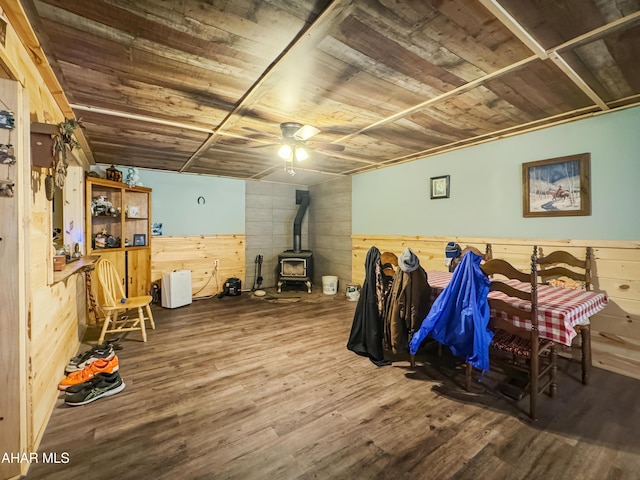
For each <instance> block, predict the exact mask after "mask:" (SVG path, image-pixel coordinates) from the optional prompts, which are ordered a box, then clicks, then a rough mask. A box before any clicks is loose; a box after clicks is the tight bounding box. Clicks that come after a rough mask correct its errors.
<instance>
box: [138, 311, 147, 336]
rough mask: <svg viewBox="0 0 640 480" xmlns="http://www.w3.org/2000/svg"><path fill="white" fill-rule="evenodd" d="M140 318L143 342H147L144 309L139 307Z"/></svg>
mask: <svg viewBox="0 0 640 480" xmlns="http://www.w3.org/2000/svg"><path fill="white" fill-rule="evenodd" d="M138 318H139V319H140V331H141V332H142V341H143V342H146V341H147V330H146V328H145V325H144V313H142V307H138Z"/></svg>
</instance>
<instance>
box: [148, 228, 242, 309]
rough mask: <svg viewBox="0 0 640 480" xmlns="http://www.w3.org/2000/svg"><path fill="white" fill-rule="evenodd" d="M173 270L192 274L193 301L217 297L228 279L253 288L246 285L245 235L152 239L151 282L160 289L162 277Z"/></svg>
mask: <svg viewBox="0 0 640 480" xmlns="http://www.w3.org/2000/svg"><path fill="white" fill-rule="evenodd" d="M216 259H218V260H219V263H220V265H219V267H218V269H217V271H216V269H215V264H214V262H215V260H216ZM174 270H191V292H192V294H193V296H194V298H198V297H206V296H209V295H215V294H216V293H218V292H220V291H221V290H222V287H223V283H224V281H225V280H226V279H227V278H229V277H237V278H239V279H240V280H242V288H243V289H246V288H250V287H251V285H249V286H247V285H246V284H245V237H244V235H211V236H184V237H181V236H175V237H153V238H152V239H151V281H152V282H155V283H158V285H161V280H162V273H163V272H172V271H174Z"/></svg>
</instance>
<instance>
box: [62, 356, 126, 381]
mask: <svg viewBox="0 0 640 480" xmlns="http://www.w3.org/2000/svg"><path fill="white" fill-rule="evenodd" d="M119 368H120V365H119V363H118V357H117V356H116V355H114V356H113V357H111V358H109V359H106V358H98V359H97V360H94V361H93V362H91V363H89V364H88V365H87V366H86V367H84V368H83V369H82V370H78V371H75V372H71V373H69V374H68V375H67V376H66V378H65V379H64V380H62V381H61V382H60V383H59V384H58V389H59V390H66V389H67V388H69V387H71V386H73V385H79V384H81V383H85V382H88V381H89V380H91V379H92V378H94V377H95V376H97V375H98V374H99V373H113V372H117V371H118V369H119Z"/></svg>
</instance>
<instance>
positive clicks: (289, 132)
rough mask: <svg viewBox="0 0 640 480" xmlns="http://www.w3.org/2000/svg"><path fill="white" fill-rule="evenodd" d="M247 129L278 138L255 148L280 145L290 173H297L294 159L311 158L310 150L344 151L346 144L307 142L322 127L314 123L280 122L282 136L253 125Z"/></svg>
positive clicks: (281, 154)
mask: <svg viewBox="0 0 640 480" xmlns="http://www.w3.org/2000/svg"><path fill="white" fill-rule="evenodd" d="M244 129H245V130H249V131H252V132H254V133H257V134H259V135H264V136H266V137H269V138H277V139H278V141H277V142H276V143H271V144H266V145H257V146H256V147H254V148H264V147H271V146H274V145H275V146H278V145H279V148H278V156H279V157H280V158H282V159H283V160H284V169H285V171H286V172H287V173H289V174H290V175H295V171H294V170H293V160H294V159H295V160H296V161H298V162H302V161H304V160H306V159H307V158H309V150H324V151H328V152H342V151H343V150H344V145H339V144H336V143H326V142H307V140H309V139H310V138H311V137H313V136H314V135H317V134H318V133H320V129H318V128H316V127H314V126H312V125H302V124H301V123H298V122H283V123H281V124H280V131H281V132H282V137H278V136H277V135H273V134H270V133H264V132H261V131H259V130H256V129H254V128H251V127H244Z"/></svg>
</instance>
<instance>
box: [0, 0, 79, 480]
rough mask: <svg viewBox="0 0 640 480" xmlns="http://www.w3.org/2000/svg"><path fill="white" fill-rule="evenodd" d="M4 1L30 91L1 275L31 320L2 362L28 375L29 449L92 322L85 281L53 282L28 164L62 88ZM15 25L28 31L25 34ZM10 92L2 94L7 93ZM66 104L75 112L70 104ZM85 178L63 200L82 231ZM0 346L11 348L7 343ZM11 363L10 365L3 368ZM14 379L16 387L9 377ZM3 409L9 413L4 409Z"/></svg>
mask: <svg viewBox="0 0 640 480" xmlns="http://www.w3.org/2000/svg"><path fill="white" fill-rule="evenodd" d="M0 5H1V6H2V9H3V10H4V13H6V14H7V18H9V20H10V21H9V24H8V25H7V29H6V36H5V42H4V45H0V62H2V63H3V64H4V65H3V69H4V70H6V71H9V72H10V73H11V75H12V76H13V77H14V78H15V79H16V80H17V82H16V85H18V84H19V88H20V89H21V90H22V92H24V101H23V104H22V105H17V106H15V105H14V106H12V108H14V107H17V108H14V113H15V114H16V120H17V121H16V129H15V130H14V131H13V135H14V136H13V138H12V139H14V140H15V139H17V138H18V137H20V138H22V139H23V140H21V141H20V142H17V141H14V142H13V143H14V144H16V159H17V162H16V165H15V167H14V172H16V171H18V169H19V170H20V171H21V172H23V173H21V174H20V175H21V176H22V177H23V178H25V180H24V181H23V182H20V183H19V184H18V188H19V192H20V193H19V194H18V195H16V198H14V201H15V202H18V201H21V200H19V199H21V198H24V199H25V201H24V202H23V206H22V207H21V213H20V218H19V219H18V223H17V224H16V228H20V229H22V228H24V234H23V235H22V237H21V238H19V239H18V242H17V255H13V256H12V257H11V258H10V260H9V259H8V261H10V262H13V264H14V266H15V267H16V269H15V270H14V269H13V267H12V268H11V269H10V268H9V264H8V263H7V262H4V261H3V263H2V268H3V272H4V274H3V275H2V276H0V289H1V290H2V291H5V290H7V289H8V288H9V287H8V286H11V287H10V288H14V287H15V288H17V289H18V297H17V299H16V300H17V301H20V302H22V301H24V304H25V308H24V312H20V311H18V314H16V315H11V321H12V322H14V325H13V328H24V327H23V325H25V326H26V328H25V335H24V336H23V337H22V338H21V339H19V340H17V341H15V342H14V343H12V345H11V346H10V348H11V350H10V351H16V350H19V352H20V364H12V365H2V367H3V371H6V372H8V371H9V369H11V371H12V375H13V374H15V371H16V369H17V371H19V372H21V373H20V375H21V376H22V375H24V377H25V379H26V380H25V382H24V385H23V386H22V387H21V388H20V390H19V394H20V410H19V412H11V413H9V415H10V416H13V415H19V419H20V423H21V427H20V433H19V435H20V449H19V450H18V451H20V452H27V453H28V452H35V451H36V450H37V447H38V444H39V442H40V439H41V438H42V434H43V432H44V429H45V427H46V424H47V422H48V419H49V416H50V414H51V411H52V410H53V407H54V406H55V402H56V399H57V397H58V394H59V392H58V390H57V388H56V386H57V384H58V382H59V381H60V379H61V378H62V375H63V369H64V366H65V365H66V363H67V362H68V360H69V358H70V357H71V356H73V355H74V354H75V353H76V352H77V349H78V347H79V345H80V338H81V333H80V331H81V330H82V329H83V327H84V324H85V322H86V308H85V301H84V298H85V292H84V282H83V281H81V280H83V278H82V277H81V276H78V275H73V276H71V277H70V278H69V279H68V280H67V281H66V282H62V283H56V284H52V280H53V266H52V261H51V232H52V223H51V217H52V215H51V202H49V201H48V200H46V198H45V193H44V186H43V183H44V177H45V175H46V173H47V171H46V170H44V169H36V170H31V169H30V164H31V152H30V141H29V130H30V128H29V125H30V123H31V122H48V123H58V122H61V121H62V120H63V119H64V115H63V113H62V109H61V107H60V105H59V104H58V103H57V102H56V96H57V97H58V98H59V99H62V97H63V94H62V93H61V91H60V90H57V91H55V92H53V93H52V92H51V91H50V90H49V89H48V88H47V87H46V86H45V82H44V78H43V76H42V74H41V72H40V70H39V68H41V67H42V68H44V67H43V63H44V62H43V59H42V56H41V55H42V52H41V50H40V49H39V46H38V45H37V41H36V40H35V37H33V36H32V32H30V30H29V28H28V22H26V19H25V18H24V16H23V12H22V9H21V7H20V5H19V3H18V2H5V1H0ZM16 31H19V32H20V34H21V35H23V37H22V38H19V37H18V34H17V33H16ZM27 37H29V38H27ZM25 43H26V44H28V45H29V50H27V49H26V47H25ZM35 62H37V63H35ZM7 100H8V98H7V97H6V96H4V95H3V101H5V102H7ZM68 111H69V112H70V109H68ZM83 178H84V177H83V170H82V168H81V167H75V169H74V168H73V167H72V168H71V169H70V170H69V174H68V177H67V181H68V182H69V186H70V189H69V190H68V191H67V190H66V189H65V203H67V204H68V205H73V206H77V209H79V212H80V213H79V214H78V216H77V218H66V219H65V224H66V225H67V226H69V223H68V222H70V221H73V223H72V224H73V226H74V229H75V230H77V231H78V232H82V231H84V220H83V215H82V213H81V212H82V206H83V205H84V200H83V195H84V189H83ZM71 208H72V209H73V207H71ZM0 211H1V212H2V215H0V216H2V217H3V218H5V217H4V213H5V212H4V209H3V208H1V207H0ZM66 213H67V209H66V208H65V214H66ZM5 234H6V233H3V234H2V236H3V237H4V235H5ZM14 271H16V272H17V276H16V275H14V274H12V273H11V272H14ZM7 291H8V290H7ZM22 299H24V300H22ZM2 305H3V306H2V307H1V309H2V310H3V312H4V311H5V309H6V308H7V304H6V303H5V302H2ZM2 349H3V350H4V349H5V347H4V345H3V347H2ZM5 351H7V350H5ZM5 368H6V369H7V370H4V369H5ZM5 386H6V385H5ZM8 387H9V390H10V391H12V392H13V393H14V394H17V392H15V390H12V389H13V387H12V386H11V385H8ZM0 416H4V417H5V418H7V414H6V413H5V412H2V414H1V415H0ZM2 423H3V427H2V429H3V432H4V433H5V434H12V435H13V434H15V432H13V431H12V430H14V429H15V426H14V425H10V424H9V422H4V421H3V422H2ZM6 451H7V452H9V451H15V450H9V449H7V450H6ZM18 467H19V468H20V469H21V470H22V473H25V472H26V469H27V468H28V463H22V464H19V465H18ZM14 474H15V473H14V472H9V471H6V469H4V468H2V467H0V478H9V477H11V476H13V475H14Z"/></svg>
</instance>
